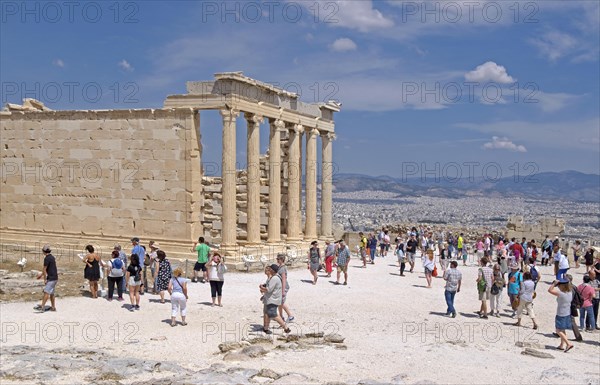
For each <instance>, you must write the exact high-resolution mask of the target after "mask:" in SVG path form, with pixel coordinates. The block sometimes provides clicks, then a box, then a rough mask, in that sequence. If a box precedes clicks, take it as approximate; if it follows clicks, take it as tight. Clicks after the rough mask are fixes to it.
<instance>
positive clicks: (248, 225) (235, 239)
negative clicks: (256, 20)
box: [0, 73, 340, 257]
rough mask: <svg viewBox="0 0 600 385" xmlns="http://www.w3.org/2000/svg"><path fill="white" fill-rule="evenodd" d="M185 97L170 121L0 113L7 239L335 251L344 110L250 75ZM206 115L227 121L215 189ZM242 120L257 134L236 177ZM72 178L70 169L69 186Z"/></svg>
mask: <svg viewBox="0 0 600 385" xmlns="http://www.w3.org/2000/svg"><path fill="white" fill-rule="evenodd" d="M188 91H190V93H188V94H186V95H171V96H168V97H167V99H166V100H165V103H164V108H161V109H142V110H97V111H96V110H93V111H49V110H48V109H47V107H45V106H44V105H43V104H42V103H40V102H38V101H32V100H27V101H25V102H26V103H24V105H23V106H19V105H15V104H9V105H8V106H7V110H5V111H2V112H1V113H0V129H1V134H2V143H3V148H2V149H1V151H2V191H1V194H0V195H1V204H2V210H1V211H0V222H1V223H0V231H1V234H2V239H3V240H4V241H7V240H11V239H14V240H19V241H20V240H27V239H35V240H38V239H49V238H54V239H57V240H58V239H64V240H67V239H68V241H69V242H74V243H77V242H79V241H81V243H87V242H89V241H92V240H94V241H95V242H96V243H97V244H102V243H103V242H104V241H106V242H114V241H115V240H116V241H120V242H123V239H128V237H131V236H134V235H135V236H140V237H142V238H144V239H154V240H157V241H159V242H160V243H161V244H163V245H164V246H163V248H165V249H168V248H170V249H171V251H172V252H175V253H181V254H187V255H189V247H190V244H191V242H193V241H194V240H196V239H197V237H198V236H199V235H203V234H204V235H209V234H210V238H212V240H213V242H218V243H220V244H221V246H222V248H223V252H225V253H226V254H228V255H231V256H237V257H239V256H240V254H241V253H243V252H244V251H243V250H242V249H240V246H247V247H254V248H255V249H256V248H257V247H260V246H261V245H263V246H264V244H265V243H267V244H268V245H279V246H282V245H283V242H284V241H285V242H287V243H290V242H304V241H305V240H312V239H313V238H315V237H317V236H320V237H321V238H329V239H332V237H333V234H332V223H331V218H332V215H331V209H332V173H331V171H332V151H331V143H332V140H333V139H334V138H335V135H334V133H333V132H334V122H333V112H337V111H339V110H340V105H339V104H338V103H336V102H328V103H318V104H307V103H303V102H300V101H299V100H298V95H296V94H294V93H290V92H287V91H284V90H281V89H278V88H276V87H274V86H271V85H268V84H266V83H262V82H259V81H256V80H254V79H251V78H248V77H246V76H244V75H243V74H241V73H221V74H216V75H215V80H214V81H210V82H189V83H188ZM236 92H240V93H241V94H239V93H236ZM252 92H254V94H252ZM248 95H250V96H252V95H254V97H248ZM207 109H217V110H219V111H220V113H221V116H222V119H223V141H222V142H223V152H222V153H223V159H222V167H221V170H222V173H223V175H222V177H220V178H218V179H217V178H215V179H212V180H211V178H207V177H205V176H203V175H202V162H201V150H202V149H201V145H200V140H199V138H200V133H201V127H200V113H201V111H202V110H207ZM239 118H242V119H245V120H246V122H247V127H248V129H247V138H248V142H247V143H248V148H247V154H248V155H247V156H248V159H247V162H246V163H247V164H248V165H249V167H248V169H247V170H242V171H240V170H236V168H235V165H236V149H235V142H236V140H235V138H236V135H237V132H236V131H237V128H236V121H237V119H239ZM263 122H264V123H268V124H269V141H270V144H269V154H268V156H266V155H261V154H260V148H259V144H260V138H259V135H260V129H259V128H260V124H261V123H263ZM303 137H304V138H305V139H306V143H305V144H304V146H303V145H302V141H303ZM319 138H320V140H321V146H322V151H321V153H322V159H321V162H322V173H321V174H322V178H321V179H322V182H321V192H322V193H321V202H320V203H321V204H320V207H321V215H320V216H321V223H320V225H319V224H317V213H316V210H317V208H318V205H317V198H318V197H317V178H316V175H317V159H316V156H317V150H316V146H317V141H318V140H319ZM304 148H305V149H306V153H305V155H304V156H303V154H302V149H304ZM303 158H304V159H305V160H306V170H302V167H301V165H302V159H303ZM64 166H66V167H70V168H69V174H68V175H67V176H65V175H64V174H63V173H62V167H64ZM36 167H37V169H36ZM44 167H45V168H44ZM53 171H54V172H55V173H57V172H58V173H60V175H59V176H56V175H54V174H52V172H53ZM93 171H97V174H98V175H97V176H96V177H91V176H90V175H89V173H90V172H93ZM303 171H304V172H306V190H305V191H306V192H305V194H306V196H305V199H306V219H305V220H304V226H305V227H304V228H302V223H303V220H302V212H301V202H302V188H301V187H302V183H301V182H302V175H303ZM28 173H29V174H28ZM44 173H49V174H44ZM217 186H218V187H217ZM208 190H212V191H208ZM217 190H219V191H217ZM209 199H210V202H208V200H209ZM203 224H204V225H205V226H206V230H205V229H204V228H203ZM219 227H220V229H219Z"/></svg>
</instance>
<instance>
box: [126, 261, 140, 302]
mask: <svg viewBox="0 0 600 385" xmlns="http://www.w3.org/2000/svg"><path fill="white" fill-rule="evenodd" d="M130 261H131V263H130V264H129V266H128V267H127V272H126V273H125V287H126V288H127V289H128V290H129V300H130V301H131V307H130V308H129V310H130V311H133V309H139V308H140V287H141V286H142V267H141V266H140V257H138V255H137V254H131V259H130Z"/></svg>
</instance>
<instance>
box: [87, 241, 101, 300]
mask: <svg viewBox="0 0 600 385" xmlns="http://www.w3.org/2000/svg"><path fill="white" fill-rule="evenodd" d="M85 250H86V251H87V252H88V253H87V255H86V256H85V258H83V263H85V268H84V269H83V276H84V278H85V279H87V280H88V281H89V282H90V292H91V293H92V298H98V281H99V280H100V263H101V259H100V256H99V255H98V254H96V253H95V252H94V246H92V245H87V246H86V247H85Z"/></svg>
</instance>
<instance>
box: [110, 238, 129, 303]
mask: <svg viewBox="0 0 600 385" xmlns="http://www.w3.org/2000/svg"><path fill="white" fill-rule="evenodd" d="M109 267H110V270H109V273H108V300H109V301H112V300H113V293H114V292H115V285H117V293H118V294H119V297H118V298H117V300H118V301H123V286H121V281H122V280H123V276H124V275H125V265H124V264H123V261H122V260H121V258H120V253H119V251H118V250H113V252H112V258H111V260H110V261H109Z"/></svg>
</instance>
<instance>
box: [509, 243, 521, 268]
mask: <svg viewBox="0 0 600 385" xmlns="http://www.w3.org/2000/svg"><path fill="white" fill-rule="evenodd" d="M511 241H512V242H513V244H512V245H511V246H510V250H511V251H512V253H513V255H514V256H515V262H516V263H519V262H520V263H521V269H523V256H524V255H525V252H524V250H523V246H521V244H520V243H519V242H515V238H513V239H511Z"/></svg>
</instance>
